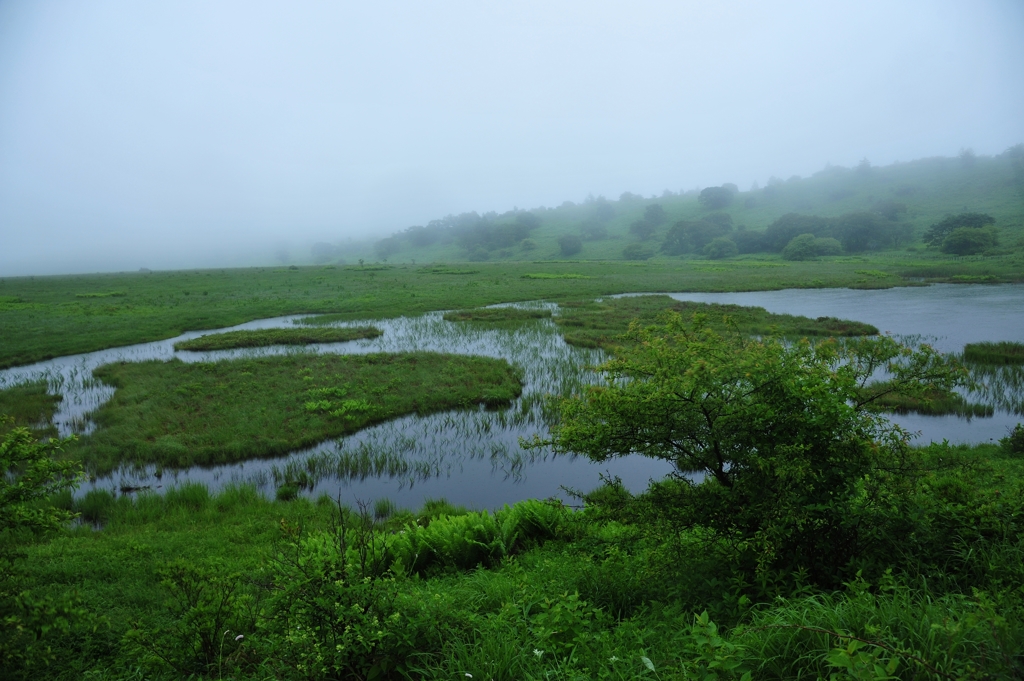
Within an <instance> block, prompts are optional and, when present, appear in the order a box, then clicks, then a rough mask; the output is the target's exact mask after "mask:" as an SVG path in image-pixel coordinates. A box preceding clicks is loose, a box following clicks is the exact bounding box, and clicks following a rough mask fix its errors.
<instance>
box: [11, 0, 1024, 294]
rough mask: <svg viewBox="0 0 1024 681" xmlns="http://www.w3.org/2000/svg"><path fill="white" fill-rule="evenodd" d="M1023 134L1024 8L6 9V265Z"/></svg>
mask: <svg viewBox="0 0 1024 681" xmlns="http://www.w3.org/2000/svg"><path fill="white" fill-rule="evenodd" d="M1020 142H1024V3H1021V2H1019V0H1005V1H995V0H989V1H985V0H977V1H974V2H969V3H968V2H962V1H959V0H957V1H951V2H944V1H942V0H920V1H913V0H908V1H905V2H892V1H891V0H886V1H875V0H869V1H859V2H852V1H851V2H846V3H831V2H829V3H822V2H782V1H781V0H780V1H779V2H770V3H769V2H713V3H712V2H707V1H706V0H705V1H702V2H636V1H634V2H628V3H627V2H616V3H613V2H599V1H594V0H581V1H578V2H557V1H552V0H545V1H537V2H523V1H519V2H515V3H491V2H480V1H479V0H478V1H476V2H437V3H413V2H389V1H386V0H384V1H378V2H373V3H358V4H357V3H341V2H312V1H309V2H254V1H252V0H245V1H244V2H243V1H238V2H210V1H208V0H203V1H202V2H198V1H197V2H184V1H176V2H168V3H140V2H132V1H122V2H117V1H111V2H104V1H101V0H90V1H89V2H67V1H53V2H50V1H47V0H24V1H18V0H0V276H11V275H20V274H45V273H57V272H91V271H103V270H125V269H127V270H134V269H138V268H139V267H143V266H145V267H150V268H154V269H155V268H170V267H194V266H216V265H225V266H227V265H233V264H255V263H257V262H271V261H272V258H271V257H270V253H271V250H272V249H273V248H275V247H281V246H283V245H287V247H288V248H289V249H291V251H292V252H293V253H294V254H295V255H299V254H303V255H305V254H306V253H308V246H309V244H310V243H311V242H313V241H320V240H322V241H329V242H332V243H343V242H344V241H345V240H346V239H348V238H355V239H359V238H365V237H366V236H367V235H381V236H383V235H385V234H387V233H390V232H392V231H394V230H398V229H402V228H405V227H407V226H409V225H412V224H425V223H426V222H428V221H429V220H431V219H433V218H437V217H441V216H443V215H445V214H448V213H459V212H464V211H471V210H476V211H479V212H485V211H489V210H496V211H499V212H503V211H505V210H508V209H511V208H512V207H513V206H518V207H520V208H532V207H536V206H540V205H546V206H552V205H558V204H560V203H561V202H562V201H565V200H566V199H570V200H574V201H580V200H581V199H583V198H584V197H585V196H586V195H587V194H590V193H592V194H594V195H599V194H604V195H606V196H608V197H610V198H615V197H618V195H619V194H621V193H622V192H623V191H632V192H635V193H639V194H643V195H650V194H653V193H658V194H660V193H661V191H662V190H664V189H671V190H673V191H679V190H680V189H689V188H693V187H696V186H709V185H713V184H721V183H723V182H734V183H736V184H738V185H739V186H740V187H741V188H746V187H748V186H750V184H751V183H752V182H753V181H755V180H756V181H759V182H760V183H761V184H764V182H765V180H766V179H767V178H768V177H769V176H771V175H777V176H780V177H788V176H790V175H794V174H797V175H809V174H811V173H813V172H815V171H816V170H819V169H821V168H822V167H823V166H824V165H825V164H826V163H831V164H833V165H846V166H852V165H855V164H856V163H857V162H858V161H859V160H860V159H861V158H864V157H866V158H868V159H870V161H871V162H872V163H873V164H874V165H885V164H888V163H891V162H893V161H895V160H904V161H907V160H911V159H915V158H921V157H926V156H936V155H946V156H952V155H955V154H956V153H957V152H958V151H959V150H960V149H961V148H962V147H970V148H973V150H974V151H975V152H976V153H977V154H996V153H1000V152H1002V151H1003V150H1005V149H1006V148H1007V147H1009V146H1011V145H1013V144H1017V143H1020Z"/></svg>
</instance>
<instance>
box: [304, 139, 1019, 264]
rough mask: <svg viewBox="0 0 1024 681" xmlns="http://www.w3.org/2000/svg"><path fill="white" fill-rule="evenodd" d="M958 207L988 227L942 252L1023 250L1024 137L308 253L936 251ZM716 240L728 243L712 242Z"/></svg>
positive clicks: (453, 225) (376, 256) (445, 223)
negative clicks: (938, 231) (995, 145)
mask: <svg viewBox="0 0 1024 681" xmlns="http://www.w3.org/2000/svg"><path fill="white" fill-rule="evenodd" d="M963 214H979V215H983V216H989V217H991V218H992V220H990V221H988V222H989V223H990V224H982V225H973V224H971V225H968V226H969V227H975V226H977V227H981V228H984V229H986V230H987V231H986V232H985V233H984V234H985V235H987V236H984V238H981V236H982V232H969V233H966V235H967V236H977V237H979V238H978V239H975V240H974V241H972V242H971V243H968V244H967V245H966V246H964V245H962V244H961V245H960V246H958V248H959V249H960V250H959V251H957V250H946V253H947V254H950V253H952V254H954V255H965V254H985V255H1000V254H1007V253H1010V252H1015V251H1020V250H1022V249H1024V241H1022V237H1024V145H1017V146H1015V147H1012V148H1010V149H1008V150H1007V151H1006V152H1004V153H1002V154H1000V155H998V156H994V157H986V156H975V155H974V154H972V153H970V152H968V151H965V152H963V153H961V154H960V156H958V157H954V158H946V157H935V158H927V159H920V160H917V161H911V162H906V163H894V164H892V165H889V166H884V167H874V166H871V165H870V164H869V163H868V162H867V161H863V162H861V164H860V165H858V166H857V167H855V168H845V167H841V166H826V167H825V168H824V169H822V170H821V171H819V172H817V173H815V174H814V175H812V176H811V177H806V178H801V177H798V176H794V177H791V178H789V179H788V180H781V179H778V178H772V179H770V180H769V181H768V184H767V186H765V187H757V186H756V185H755V186H754V187H752V188H751V189H750V190H748V191H739V189H738V188H737V187H736V186H735V185H730V184H726V185H723V186H721V187H709V188H705V189H703V190H702V191H699V192H698V191H697V190H692V191H689V192H683V193H679V194H676V193H672V192H669V191H666V192H665V193H664V194H663V195H662V196H660V197H649V198H644V197H641V196H638V195H636V194H632V193H630V192H625V193H623V194H622V195H621V196H620V197H619V198H618V200H609V199H606V198H604V197H588V199H587V200H586V201H584V202H582V203H579V204H577V203H573V202H572V201H566V202H564V203H563V204H561V205H560V206H558V207H556V208H544V207H540V208H535V209H532V210H529V211H525V210H516V211H508V212H506V213H502V214H498V213H494V212H491V213H485V214H483V215H480V214H478V213H475V212H472V213H463V214H461V215H449V216H446V217H444V218H440V219H437V220H433V221H431V222H430V223H428V224H427V225H416V226H412V227H409V228H407V229H405V230H402V231H399V232H396V233H395V234H393V235H392V236H390V237H388V238H385V239H381V240H379V241H377V242H375V243H373V244H372V245H371V244H367V245H366V246H364V247H360V248H348V249H345V252H344V253H342V250H341V249H340V248H333V247H331V246H330V245H328V244H318V246H317V247H314V252H313V260H314V261H316V262H321V263H326V262H330V261H332V260H336V259H337V256H338V255H342V259H343V260H345V261H347V262H349V263H351V262H354V261H356V260H359V259H362V260H364V261H370V262H372V261H381V260H384V261H387V262H421V263H427V262H446V261H466V260H470V261H506V262H507V261H517V260H531V261H532V260H557V259H564V258H567V257H568V258H573V259H584V260H623V259H633V260H644V259H650V258H654V259H666V258H677V257H680V256H682V257H684V258H686V257H713V258H722V257H731V256H732V255H734V254H738V255H741V256H742V255H743V254H744V253H780V252H781V251H782V250H783V248H784V247H785V246H786V245H788V243H789V241H790V240H791V239H792V237H794V236H798V235H800V234H806V233H810V234H814V235H815V237H817V239H818V241H817V242H814V243H812V244H811V245H810V249H811V250H810V251H807V252H805V253H804V256H805V257H806V256H813V255H815V254H822V255H829V254H831V255H837V254H840V253H860V252H867V251H911V252H913V251H927V250H928V249H932V250H934V251H936V252H938V251H939V249H940V248H941V247H942V239H939V240H938V241H935V240H934V239H933V242H934V243H933V244H932V245H930V246H929V244H927V243H926V242H925V237H926V235H927V234H928V231H929V229H930V228H931V227H932V226H933V225H936V224H937V223H940V222H941V221H942V220H943V219H944V218H947V217H954V218H956V217H957V216H960V215H963ZM954 222H956V220H955V219H954ZM957 226H960V225H958V224H957V225H953V227H954V228H955V227H957ZM948 233H949V230H948V229H947V231H946V233H945V234H944V235H943V236H948ZM960 236H964V234H961V235H960ZM715 239H725V240H727V241H728V242H730V243H726V242H723V241H719V242H716V246H714V247H708V244H710V243H711V242H712V241H714V240H715ZM831 239H835V240H836V241H838V242H839V243H838V244H836V243H834V242H832V241H831ZM975 242H976V243H975ZM804 245H805V246H807V244H804ZM706 248H708V249H709V250H707V251H706V250H705V249H706ZM950 248H953V247H952V246H950ZM797 259H799V257H798V258H797Z"/></svg>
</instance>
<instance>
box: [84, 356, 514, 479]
mask: <svg viewBox="0 0 1024 681" xmlns="http://www.w3.org/2000/svg"><path fill="white" fill-rule="evenodd" d="M94 375H95V377H96V378H98V379H100V380H101V381H103V382H105V383H107V384H109V385H113V386H114V387H115V388H117V391H116V392H115V393H114V397H113V399H111V400H110V401H109V402H107V403H106V404H104V405H103V406H101V407H100V408H99V410H98V411H97V412H96V413H95V415H94V419H95V421H96V423H97V426H98V427H97V429H96V430H95V431H94V432H93V433H92V434H90V435H85V436H82V437H81V438H80V439H79V440H78V442H76V443H75V444H74V445H72V446H71V447H70V448H69V450H68V451H69V453H70V454H71V455H72V456H76V457H79V458H81V459H82V461H83V462H84V463H85V464H86V466H87V468H88V470H89V472H90V473H92V474H103V473H106V472H109V471H110V470H112V469H113V468H115V467H117V466H119V465H122V464H126V463H127V464H134V465H141V466H145V465H148V464H153V465H156V466H159V467H161V468H163V467H167V468H188V467H190V466H194V465H204V466H210V465H215V464H222V463H229V462H235V461H243V460H246V459H255V458H267V457H272V456H281V455H283V454H286V453H288V452H289V451H292V450H295V449H300V448H303V447H309V446H311V445H314V444H316V443H318V442H322V441H324V440H326V439H329V438H333V437H339V436H341V435H346V434H348V433H352V432H355V431H357V430H360V429H362V428H366V427H367V426H370V425H372V424H374V423H379V422H381V421H386V420H388V419H392V418H395V417H396V416H402V415H405V414H428V413H431V412H435V411H442V410H446V409H455V408H466V407H471V406H473V405H477V404H483V405H486V406H489V407H492V408H493V407H499V406H506V405H508V404H509V403H511V401H512V399H514V398H515V397H517V396H518V395H519V392H520V388H521V387H520V383H519V378H518V376H517V374H516V371H515V370H514V369H513V368H512V367H511V366H510V365H509V364H508V363H507V362H503V361H500V360H493V359H489V358H485V357H463V356H456V355H442V354H436V353H405V354H372V355H327V354H322V355H321V354H306V353H300V354H290V355H280V356H272V357H262V358H253V359H234V360H222V361H219V362H209V363H205V362H204V363H191V364H190V363H184V362H181V361H180V360H171V361H169V362H158V361H149V362H119V363H116V364H107V365H105V366H102V367H100V368H99V369H97V370H96V371H95V372H94Z"/></svg>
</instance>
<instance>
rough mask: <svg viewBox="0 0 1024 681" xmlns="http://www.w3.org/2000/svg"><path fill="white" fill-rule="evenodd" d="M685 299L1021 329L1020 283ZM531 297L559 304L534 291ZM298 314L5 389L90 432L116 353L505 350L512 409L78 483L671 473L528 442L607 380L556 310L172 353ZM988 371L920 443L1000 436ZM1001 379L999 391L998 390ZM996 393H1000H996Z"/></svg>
mask: <svg viewBox="0 0 1024 681" xmlns="http://www.w3.org/2000/svg"><path fill="white" fill-rule="evenodd" d="M670 295H671V296H672V297H674V298H677V299H680V300H694V301H702V302H720V303H735V304H738V305H757V306H760V307H764V308H766V309H768V310H769V311H771V312H778V313H788V314H800V315H805V316H808V317H820V316H832V317H841V318H846V319H854V320H858V321H863V322H868V323H870V324H874V325H875V326H877V327H878V328H879V329H882V330H883V331H886V332H890V333H893V334H897V335H903V336H923V337H925V339H926V340H928V341H929V342H931V343H932V345H934V346H935V347H936V348H937V349H939V350H942V351H945V352H959V351H961V350H962V349H963V345H964V344H965V343H970V342H977V341H986V340H989V341H998V340H1021V339H1022V338H1024V305H1021V301H1024V286H1021V285H1007V286H980V285H972V286H959V285H936V286H929V287H917V288H898V289H886V290H879V291H865V290H851V289H800V290H785V291H761V292H750V293H673V294H670ZM528 306H533V307H548V308H550V309H552V310H553V311H554V312H556V313H557V308H556V307H555V306H554V305H550V304H543V303H534V304H532V305H528ZM299 319H300V317H297V316H289V317H277V318H273V319H263V320H257V321H253V322H249V323H246V324H240V325H238V326H233V327H230V328H225V329H218V330H216V331H202V332H189V333H186V334H183V335H181V336H179V337H177V338H173V339H168V340H163V341H156V342H153V343H142V344H139V345H132V346H128V347H122V348H114V349H110V350H103V351H100V352H94V353H88V354H83V355H74V356H69V357H62V358H58V359H54V360H48V361H46V362H40V363H38V364H34V365H31V366H26V367H17V368H14V369H8V370H5V371H0V388H3V387H6V386H8V385H13V384H16V383H20V382H23V381H26V380H34V379H38V378H43V379H45V380H47V381H48V382H49V384H50V386H51V389H52V390H54V391H56V392H59V393H61V394H62V395H63V396H64V400H63V401H62V402H61V403H60V408H59V411H58V413H57V415H56V417H55V423H56V425H57V427H58V430H59V431H60V433H61V434H62V435H66V434H70V433H75V432H77V433H88V432H89V431H90V430H91V429H92V428H93V425H92V423H91V421H90V420H89V418H88V415H89V413H90V412H91V411H93V410H95V409H96V408H97V407H98V406H100V405H101V404H102V403H103V402H105V401H106V400H108V399H110V397H111V395H112V394H113V389H112V388H110V387H108V386H104V385H102V384H100V383H99V382H97V381H95V380H93V379H92V370H93V369H94V368H95V367H97V366H100V365H102V364H107V363H110V362H116V361H143V360H149V359H163V360H167V359H170V358H172V357H177V358H179V359H181V360H182V361H186V362H208V361H218V360H223V359H230V358H235V357H254V356H263V355H270V354H282V353H289V352H322V353H368V352H406V351H414V350H424V351H437V352H451V353H461V354H475V355H483V356H488V357H497V358H503V359H506V360H508V361H509V362H511V363H512V364H514V365H515V366H517V367H519V368H520V369H522V371H523V375H524V390H523V394H522V396H521V397H520V398H519V399H518V400H516V401H515V402H514V403H513V405H512V406H511V407H509V408H508V409H504V410H501V411H496V412H487V411H482V410H470V411H454V412H444V413H439V414H433V415H430V416H426V417H418V416H407V417H403V418H399V419H395V420H393V421H390V422H388V423H384V424H380V425H377V426H374V427H372V428H368V429H366V430H363V431H360V432H359V433H355V434H353V435H351V436H348V437H344V438H339V439H337V440H330V441H327V442H324V443H321V444H320V445H318V446H316V447H313V448H310V449H307V450H302V451H297V452H293V453H292V454H290V455H288V456H287V457H283V458H280V459H275V460H269V461H268V460H255V461H246V462H242V463H238V464H232V465H226V466H218V467H212V468H193V469H189V470H185V471H177V472H164V473H163V474H162V475H161V474H160V472H158V471H157V470H156V469H155V468H153V467H149V468H145V469H143V470H120V471H117V472H115V473H114V474H113V475H111V476H109V477H106V478H103V479H99V480H94V481H91V482H90V483H88V484H87V485H85V486H83V488H82V489H80V490H79V494H83V493H85V492H86V491H88V490H89V489H92V488H94V487H102V488H115V489H121V488H135V487H150V488H153V489H160V488H162V487H164V486H166V485H169V484H173V483H175V482H180V481H183V480H198V481H202V482H205V483H207V484H208V485H209V486H210V487H211V489H213V490H216V489H218V488H220V487H222V486H223V485H225V484H228V483H231V482H251V483H255V484H257V485H258V486H260V487H261V488H262V489H264V490H265V491H266V492H268V493H272V492H273V490H274V489H275V488H276V487H277V486H279V485H280V484H282V483H283V482H286V481H299V482H302V483H304V484H306V485H307V486H308V488H307V493H310V494H319V493H322V492H323V493H327V494H329V495H331V496H332V497H335V496H340V497H341V498H342V500H343V501H346V502H348V503H353V502H355V501H357V500H363V501H372V500H375V499H379V498H383V497H387V498H390V499H391V500H393V501H395V502H397V503H398V504H399V505H400V506H406V507H416V506H419V505H421V504H422V503H423V501H424V500H425V499H428V498H438V497H445V498H447V499H449V500H450V501H452V502H453V503H458V504H464V505H466V506H469V507H473V508H495V507H499V506H501V505H502V504H505V503H513V502H515V501H518V500H520V499H525V498H546V497H551V496H556V497H562V498H565V496H566V495H565V493H564V492H563V491H562V489H561V487H562V486H563V485H565V486H569V487H573V488H577V489H581V490H584V491H585V490H588V489H591V488H593V487H594V486H596V485H597V484H598V483H599V481H600V476H601V475H602V474H604V475H612V476H619V477H621V478H622V480H623V482H624V483H625V484H626V486H627V487H628V488H630V489H631V490H634V491H639V490H641V489H643V488H644V487H646V485H647V483H648V481H649V480H651V479H652V478H660V477H662V476H663V475H665V474H666V473H668V472H669V470H670V466H669V465H668V464H666V463H664V462H660V461H654V460H651V459H647V458H645V457H640V456H633V457H626V458H623V459H617V460H613V461H609V462H605V463H603V464H594V463H592V462H590V461H588V460H585V459H579V458H572V457H566V456H554V455H552V454H551V452H549V451H544V450H524V449H522V448H521V447H520V446H519V438H520V437H525V438H530V437H532V436H533V435H540V436H541V437H544V435H545V434H546V433H547V428H546V426H545V424H544V418H543V414H542V409H541V402H542V400H543V397H544V395H546V394H548V393H565V392H577V391H579V390H581V389H582V388H583V387H584V386H586V385H589V384H592V383H594V382H596V381H599V380H600V377H599V376H597V375H596V374H594V373H593V372H592V371H590V370H589V369H588V367H590V366H593V365H594V364H596V363H598V362H600V360H601V359H602V354H601V353H600V352H599V351H593V350H583V349H578V348H573V347H570V346H568V345H566V344H565V342H564V341H563V340H562V338H561V336H560V335H558V333H557V329H556V328H555V325H554V324H553V322H551V321H550V320H541V321H538V322H535V323H529V324H526V325H524V326H522V327H520V328H514V329H505V328H488V327H484V326H480V325H474V324H465V323H451V322H446V321H444V320H443V319H442V318H441V313H439V312H438V313H429V314H427V315H424V316H422V317H416V318H404V317H403V318H397V319H391V320H378V321H372V322H366V321H353V322H346V323H339V324H337V326H365V325H367V324H372V325H374V326H377V327H378V328H380V329H381V330H382V331H383V332H384V333H383V335H382V336H380V337H379V338H376V339H371V340H358V341H351V342H347V343H331V344H321V345H316V346H310V347H307V348H303V349H295V348H285V347H280V346H278V347H270V348H257V349H252V348H247V349H241V350H221V351H213V352H176V351H175V350H174V349H173V345H174V343H175V342H177V341H181V340H185V339H188V338H194V337H196V336H200V335H205V334H208V333H219V332H224V331H234V330H239V329H258V328H275V327H277V328H281V327H285V328H287V327H291V326H293V325H294V324H295V323H296V321H298V320H299ZM990 373H991V375H990V376H987V377H985V378H986V380H987V381H988V383H989V384H990V385H992V386H995V388H996V389H995V390H993V391H992V394H996V393H998V394H1002V395H1003V396H1004V397H1006V396H1009V398H1008V399H1005V400H1004V403H1003V404H999V403H998V400H997V411H996V414H995V415H994V416H993V417H992V418H974V419H971V420H970V421H968V420H966V419H961V418H957V417H953V416H943V417H935V416H920V415H906V416H897V417H894V420H895V421H896V422H898V423H900V424H901V425H902V426H904V427H905V428H907V429H908V430H910V431H911V432H914V433H916V434H917V435H916V439H917V441H919V442H927V441H930V440H942V439H948V440H950V441H953V442H984V441H989V440H996V439H999V438H1001V437H1003V436H1004V435H1005V434H1006V432H1007V430H1008V429H1009V428H1010V427H1012V426H1013V425H1014V424H1015V423H1017V421H1018V420H1021V419H1020V417H1018V416H1017V415H1016V414H1014V413H1013V407H1014V404H1017V403H1019V400H1020V395H1021V394H1022V391H1021V388H1022V386H1024V372H1021V370H1020V368H1019V367H1017V368H1008V369H999V370H994V371H992V372H990ZM1000 391H1001V392H1000ZM989 397H991V394H990V395H989Z"/></svg>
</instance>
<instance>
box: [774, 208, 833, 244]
mask: <svg viewBox="0 0 1024 681" xmlns="http://www.w3.org/2000/svg"><path fill="white" fill-rule="evenodd" d="M828 230H829V225H828V220H826V219H825V218H822V217H818V216H817V215H801V214H799V213H786V214H785V215H783V216H782V217H781V218H779V219H778V220H776V221H775V222H773V223H772V224H770V225H768V227H767V228H766V229H765V230H764V243H765V246H766V247H767V249H768V250H769V251H774V252H776V253H778V252H780V251H781V250H782V249H783V248H785V247H786V244H788V243H789V242H790V241H792V240H793V237H795V236H797V235H798V234H813V235H814V236H828V235H829V234H828Z"/></svg>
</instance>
